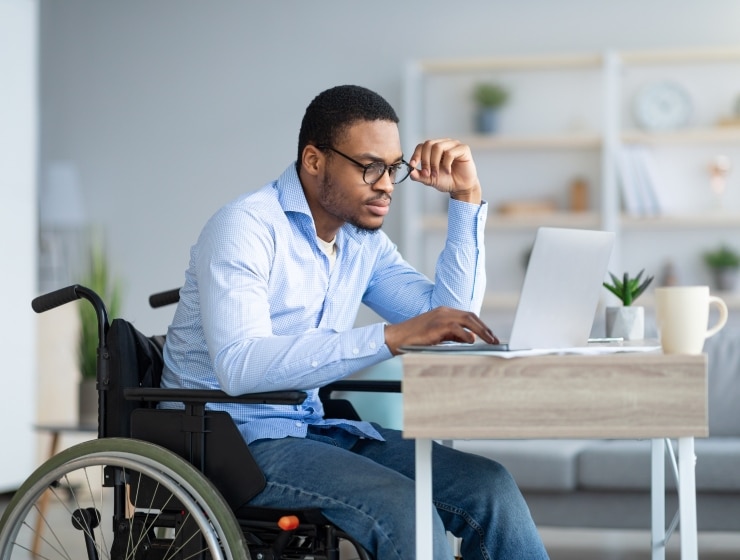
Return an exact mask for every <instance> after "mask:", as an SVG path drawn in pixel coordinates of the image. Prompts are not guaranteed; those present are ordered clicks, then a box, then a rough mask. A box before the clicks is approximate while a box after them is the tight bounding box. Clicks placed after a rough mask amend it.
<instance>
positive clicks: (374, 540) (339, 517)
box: [249, 438, 449, 559]
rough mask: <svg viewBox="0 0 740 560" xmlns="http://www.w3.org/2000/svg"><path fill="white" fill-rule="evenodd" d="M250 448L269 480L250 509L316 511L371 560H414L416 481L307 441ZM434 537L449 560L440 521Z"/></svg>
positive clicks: (272, 442)
mask: <svg viewBox="0 0 740 560" xmlns="http://www.w3.org/2000/svg"><path fill="white" fill-rule="evenodd" d="M249 447H250V450H251V451H252V454H253V455H254V458H255V460H256V461H257V463H258V464H259V465H260V467H261V468H262V470H263V472H264V473H265V477H266V478H267V486H266V487H265V489H264V490H263V491H262V492H261V493H260V494H258V495H257V496H255V497H254V498H253V499H252V500H251V501H250V504H251V505H258V506H267V507H278V508H292V509H302V508H318V509H321V511H322V513H323V514H324V516H325V517H326V518H327V519H329V520H330V521H332V522H333V523H334V524H335V525H337V526H338V527H340V528H341V529H342V530H344V531H346V532H347V533H349V534H351V535H353V536H355V537H356V538H358V540H359V541H360V543H361V544H362V545H363V547H365V549H366V550H368V551H371V552H372V553H373V554H374V555H375V557H377V558H384V559H385V558H388V559H391V558H399V559H407V558H413V550H414V549H413V546H414V538H413V536H414V520H415V518H414V507H413V504H414V482H413V480H411V479H410V478H409V477H407V476H405V475H403V474H402V473H400V472H396V471H395V470H393V469H391V468H388V467H386V466H384V465H382V464H380V463H378V462H376V461H374V460H373V459H371V458H369V457H365V456H363V455H360V454H358V453H354V452H353V451H348V450H346V449H342V448H340V447H336V446H334V445H331V444H328V443H323V442H320V441H314V440H311V439H301V438H284V439H277V440H263V441H259V442H255V443H252V444H251V445H250V446H249ZM434 533H435V550H439V551H440V554H441V556H439V558H449V550H447V551H445V546H446V541H445V540H444V528H443V526H442V521H441V520H440V519H439V518H437V519H436V520H435V529H434ZM437 541H439V542H437Z"/></svg>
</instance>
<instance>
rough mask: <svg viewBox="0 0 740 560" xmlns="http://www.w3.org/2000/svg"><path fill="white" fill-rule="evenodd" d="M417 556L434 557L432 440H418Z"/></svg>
mask: <svg viewBox="0 0 740 560" xmlns="http://www.w3.org/2000/svg"><path fill="white" fill-rule="evenodd" d="M415 449H416V557H417V558H433V557H434V554H433V551H432V540H433V539H432V440H431V439H423V438H420V439H417V440H416V447H415Z"/></svg>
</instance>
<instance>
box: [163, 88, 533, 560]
mask: <svg viewBox="0 0 740 560" xmlns="http://www.w3.org/2000/svg"><path fill="white" fill-rule="evenodd" d="M397 123H398V117H397V116H396V113H395V112H394V110H393V108H392V107H391V106H390V105H389V104H388V103H387V102H386V101H385V100H384V99H383V98H382V97H380V96H379V95H377V94H376V93H374V92H372V91H369V90H367V89H365V88H361V87H357V86H340V87H335V88H332V89H329V90H327V91H325V92H323V93H321V94H319V95H318V96H317V97H316V98H315V99H314V100H313V101H312V102H311V104H310V105H309V106H308V108H307V110H306V114H305V116H304V118H303V122H302V124H301V130H300V135H299V139H298V159H297V161H296V162H295V163H294V164H291V165H290V166H289V167H288V168H287V169H286V170H285V171H284V172H283V174H282V175H281V176H280V177H279V178H278V179H277V180H276V181H274V182H272V183H270V184H268V185H266V186H264V187H262V188H261V189H260V190H258V191H256V192H254V193H253V194H249V195H244V196H242V197H240V198H238V199H237V200H235V201H233V202H232V203H230V204H227V205H226V206H225V207H224V208H222V209H221V210H220V211H218V212H217V213H216V214H215V215H214V216H213V217H212V218H211V219H210V220H209V222H208V223H207V224H206V226H205V228H204V229H203V232H202V233H201V235H200V237H199V239H198V241H197V243H196V244H195V245H194V246H193V248H192V250H191V259H190V265H189V268H188V270H187V272H186V278H185V283H184V286H183V288H182V290H181V292H180V303H179V305H178V308H177V311H176V313H175V317H174V319H173V323H172V325H171V326H170V328H169V331H168V334H167V343H166V346H165V364H166V365H165V371H164V376H163V379H162V382H163V386H165V387H186V388H220V389H222V390H224V391H226V392H227V393H230V394H234V395H236V394H241V393H249V392H258V391H275V390H283V389H300V390H304V391H306V392H307V393H308V397H307V399H306V400H305V402H304V403H303V404H302V405H299V406H271V405H222V406H220V407H217V406H214V407H213V408H220V409H223V410H227V411H228V412H229V413H230V414H231V415H232V416H233V418H234V420H235V421H236V423H237V425H238V426H239V429H240V431H241V433H242V434H243V436H244V438H245V440H246V441H247V443H248V444H249V447H250V450H251V452H252V454H253V455H254V457H255V459H256V461H257V462H258V464H259V465H260V467H261V468H262V469H263V471H264V473H265V475H266V478H267V487H266V488H265V489H264V490H263V491H262V492H261V493H260V494H259V495H257V496H256V497H255V498H254V499H253V500H252V502H251V503H252V504H254V505H265V506H273V507H286V508H287V507H296V508H301V507H318V508H321V509H322V511H323V513H324V515H325V516H326V517H327V518H328V519H330V520H331V521H332V522H334V523H335V524H336V525H337V526H339V527H340V528H342V529H343V530H344V531H346V532H347V533H349V534H351V535H353V536H355V537H356V538H358V540H359V541H360V543H361V544H362V545H363V546H364V547H365V549H366V550H368V551H369V552H370V553H371V554H373V555H374V557H375V558H377V559H379V560H391V559H396V558H397V559H403V560H408V559H410V558H414V508H413V503H414V483H413V476H414V447H413V441H410V440H404V439H402V438H401V436H400V433H399V432H398V431H395V430H389V429H386V428H383V427H381V426H378V425H375V424H373V425H371V424H369V423H366V422H353V421H349V420H328V419H324V418H323V407H322V404H321V402H320V400H319V398H318V389H317V388H318V387H321V386H323V385H326V384H327V383H330V382H332V381H335V380H337V379H341V378H343V377H346V376H347V375H350V374H351V373H354V372H356V371H358V370H360V369H363V368H366V367H368V366H371V365H374V364H377V363H379V362H381V361H383V360H386V359H388V358H390V357H392V356H394V355H396V354H398V353H399V347H401V346H403V345H406V344H434V343H439V342H442V341H446V340H453V341H465V342H472V341H473V340H474V339H475V337H476V336H478V337H480V338H481V339H482V340H484V341H486V342H495V341H496V337H495V336H494V335H493V333H492V332H491V331H490V329H489V328H488V327H487V326H486V325H485V324H484V323H483V322H482V321H481V320H480V319H479V318H478V316H477V314H476V312H477V311H478V310H479V309H480V305H481V301H482V299H483V291H484V289H485V267H484V257H485V253H484V247H483V229H484V225H485V217H486V211H487V204H486V203H485V202H482V201H481V186H480V183H479V181H478V176H477V173H476V168H475V164H474V162H473V158H472V156H471V153H470V148H469V147H468V146H466V145H463V144H461V143H460V142H458V141H455V140H450V139H442V140H429V141H426V142H424V143H423V144H420V145H418V146H417V147H416V149H415V150H414V152H413V154H411V157H410V158H409V160H408V163H407V162H406V161H405V160H404V155H403V153H402V150H401V142H400V138H399V133H398V125H397ZM407 177H409V178H410V179H411V180H412V181H416V182H418V183H421V184H422V185H426V186H428V187H432V188H435V189H437V190H438V191H440V192H442V193H446V194H447V196H449V198H450V202H449V228H448V234H447V243H446V246H445V248H444V250H443V252H442V255H441V257H440V260H439V262H438V266H437V277H436V278H437V281H436V282H434V283H432V282H431V281H430V280H428V279H427V278H426V277H424V276H423V275H422V274H420V273H418V272H416V271H415V270H414V269H413V268H411V267H410V266H409V265H408V264H407V263H406V262H405V261H404V260H403V259H402V257H401V255H400V254H399V253H398V251H397V250H396V247H395V245H393V244H392V242H391V241H390V240H389V238H388V237H387V236H386V234H385V233H383V232H382V231H380V228H381V226H382V225H383V220H384V218H385V216H386V215H387V213H388V211H389V208H390V203H391V195H392V193H393V190H394V188H395V185H396V184H398V183H400V182H401V181H403V180H404V179H406V178H407ZM404 188H414V185H412V184H406V185H404ZM440 196H441V195H440ZM361 303H364V304H365V305H367V306H369V307H370V308H371V309H373V310H375V311H376V312H377V313H378V315H380V316H381V317H383V318H384V319H385V320H386V321H388V323H377V324H374V325H369V326H365V327H361V328H353V327H354V323H355V318H356V315H357V311H358V309H359V306H360V304H361ZM432 460H433V469H434V481H433V493H434V503H435V506H436V515H435V517H434V551H435V553H434V554H435V558H452V553H451V551H450V549H449V546H448V544H447V541H446V537H445V528H446V529H448V530H450V531H452V532H453V533H454V534H455V535H458V536H460V537H461V538H462V553H463V556H464V558H465V560H475V559H477V558H505V559H507V560H511V559H516V558H526V559H528V560H532V559H538V558H547V554H546V553H545V551H544V548H543V546H542V543H541V541H540V539H539V536H538V534H537V530H536V528H535V527H534V524H533V522H532V519H531V517H530V514H529V510H528V508H527V506H526V504H525V503H524V500H523V498H522V496H521V494H520V492H519V490H518V488H517V487H516V484H515V483H514V481H513V479H512V478H511V476H510V475H509V474H508V472H506V470H505V469H504V468H503V467H501V466H500V465H498V464H497V463H494V462H492V461H489V460H487V459H483V458H481V457H478V456H473V455H468V454H463V453H461V452H459V451H455V450H453V449H450V448H446V447H442V446H437V445H435V447H434V450H433V459H432Z"/></svg>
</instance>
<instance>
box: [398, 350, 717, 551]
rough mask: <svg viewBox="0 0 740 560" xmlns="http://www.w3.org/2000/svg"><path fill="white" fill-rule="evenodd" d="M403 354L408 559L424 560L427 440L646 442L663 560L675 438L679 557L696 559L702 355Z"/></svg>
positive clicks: (428, 504) (703, 427)
mask: <svg viewBox="0 0 740 560" xmlns="http://www.w3.org/2000/svg"><path fill="white" fill-rule="evenodd" d="M402 360H403V413H404V417H403V433H404V437H407V438H415V439H416V471H417V474H416V496H417V499H416V517H417V524H416V525H417V527H416V531H417V535H416V547H417V554H416V557H417V558H431V557H432V550H431V532H432V522H431V511H432V509H431V508H432V500H431V488H432V485H431V440H432V439H514V438H516V439H524V438H599V439H645V438H650V439H653V454H652V510H653V511H652V526H653V529H652V541H653V545H652V546H653V560H663V559H664V558H665V543H666V529H665V513H664V503H665V481H664V470H663V469H664V466H665V464H664V461H665V455H664V451H663V445H664V438H677V439H678V442H679V463H678V471H679V485H678V490H679V504H680V505H679V514H680V519H681V535H680V539H681V557H682V559H684V560H696V558H697V555H698V548H697V530H696V486H695V473H694V462H695V456H694V438H695V437H706V436H708V435H709V427H708V420H707V359H706V356H705V355H699V356H682V355H664V354H661V353H655V352H650V353H623V354H609V355H599V356H576V355H552V356H538V357H526V358H499V357H493V356H480V355H461V354H458V353H455V354H452V353H451V354H441V353H414V354H406V355H404V356H403V358H402ZM668 536H670V531H669V535H668Z"/></svg>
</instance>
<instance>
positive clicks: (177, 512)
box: [0, 438, 250, 560]
mask: <svg viewBox="0 0 740 560" xmlns="http://www.w3.org/2000/svg"><path fill="white" fill-rule="evenodd" d="M20 558H44V559H50V560H51V559H61V558H67V559H69V558H75V559H77V558H88V559H90V560H93V559H94V560H98V559H116V560H118V559H124V558H125V559H131V560H134V559H144V558H146V559H147V560H155V559H165V558H167V559H169V558H172V559H176V558H181V559H185V558H193V559H196V558H201V559H209V560H210V559H212V560H249V558H250V555H249V552H248V550H247V546H246V543H245V540H244V536H243V534H242V531H241V528H240V527H239V524H238V522H237V520H236V518H235V517H234V514H233V512H232V511H231V509H230V508H229V506H228V505H227V504H226V502H225V500H224V499H223V497H222V496H221V494H220V493H219V492H218V490H216V489H215V487H214V486H213V485H212V484H211V483H210V482H209V481H208V479H206V478H205V477H204V476H203V474H202V473H200V471H198V470H197V469H195V468H194V467H193V466H192V465H190V464H189V463H188V462H186V461H184V460H183V459H181V458H180V457H179V456H177V455H175V454H174V453H172V452H170V451H168V450H167V449H164V448H162V447H159V446H156V445H153V444H151V443H148V442H144V441H139V440H132V439H119V438H105V439H97V440H93V441H89V442H86V443H82V444H80V445H77V446H75V447H71V448H69V449H67V450H66V451H63V452H61V453H59V454H58V455H56V456H54V457H52V458H51V459H49V460H48V461H47V462H46V463H44V464H43V465H41V466H40V467H39V468H38V469H36V471H35V472H34V473H33V474H32V475H31V476H30V477H29V478H28V479H27V480H26V481H25V482H24V483H23V485H22V486H21V488H20V489H19V490H18V491H17V492H16V493H15V495H14V497H13V499H12V500H11V502H10V504H9V505H8V507H7V508H6V510H5V512H4V514H3V516H2V520H1V521H0V559H2V560H9V559H14V560H17V559H20Z"/></svg>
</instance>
